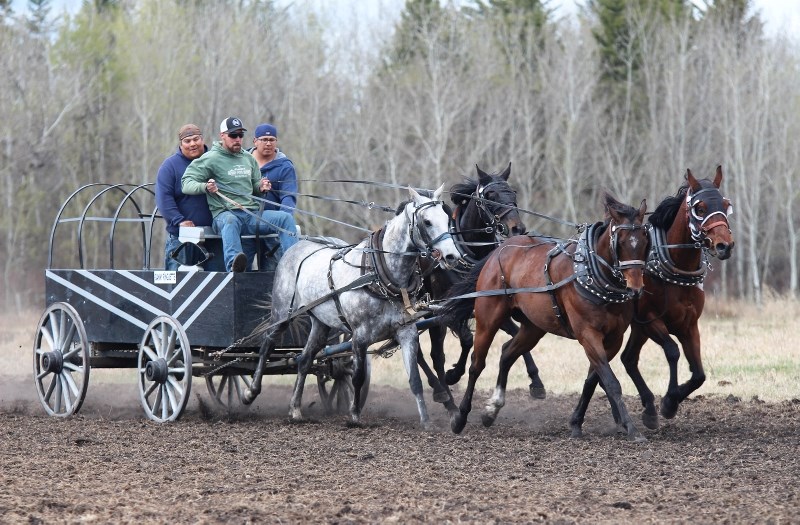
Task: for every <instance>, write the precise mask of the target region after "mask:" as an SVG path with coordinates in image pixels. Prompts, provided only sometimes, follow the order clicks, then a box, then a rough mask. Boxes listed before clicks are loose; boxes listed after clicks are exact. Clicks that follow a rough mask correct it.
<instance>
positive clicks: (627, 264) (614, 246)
mask: <svg viewBox="0 0 800 525" xmlns="http://www.w3.org/2000/svg"><path fill="white" fill-rule="evenodd" d="M647 229H648V226H647V225H645V224H612V225H611V236H610V238H609V242H610V245H611V246H610V247H611V258H612V263H613V268H612V269H611V271H612V272H614V274H615V275H617V277H619V275H618V272H621V271H622V270H626V269H628V268H644V267H645V264H646V261H644V260H642V259H629V260H625V261H620V260H619V235H618V234H619V232H620V231H625V230H630V231H636V230H645V235H647ZM631 242H632V243H633V246H632V247H633V249H634V250H635V249H636V244H635V243H636V242H637V241H636V238H635V237H634V238H633V239H631ZM645 242H646V241H645Z"/></svg>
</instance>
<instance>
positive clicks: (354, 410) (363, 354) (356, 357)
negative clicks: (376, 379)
mask: <svg viewBox="0 0 800 525" xmlns="http://www.w3.org/2000/svg"><path fill="white" fill-rule="evenodd" d="M399 342H400V341H399V340H398V343H399ZM352 344H353V402H352V404H351V405H350V424H351V425H360V424H361V388H362V387H363V386H364V381H366V378H367V348H368V347H369V342H368V339H366V338H365V336H364V333H363V330H356V331H354V332H353V338H352ZM414 369H415V370H416V366H415V367H414ZM417 377H419V370H417Z"/></svg>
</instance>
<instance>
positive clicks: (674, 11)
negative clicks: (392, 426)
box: [588, 0, 692, 85]
mask: <svg viewBox="0 0 800 525" xmlns="http://www.w3.org/2000/svg"><path fill="white" fill-rule="evenodd" d="M588 7H589V9H590V11H591V12H592V13H594V15H595V16H596V17H597V22H598V24H597V26H596V27H595V28H594V29H593V31H592V34H593V35H594V38H595V40H596V41H597V45H598V47H599V51H600V58H601V61H602V66H603V77H604V79H605V80H606V81H607V84H610V85H614V84H620V83H626V82H628V81H629V80H630V79H631V78H632V77H635V76H636V73H637V71H638V70H639V68H640V66H641V53H640V42H639V39H640V38H641V37H642V36H644V35H646V34H647V33H648V32H649V31H651V30H652V29H653V28H654V27H657V26H658V25H660V24H663V23H665V22H668V21H670V20H676V19H680V18H681V17H685V16H689V15H690V13H691V9H692V7H691V4H690V3H689V2H688V1H687V0H590V1H589V3H588Z"/></svg>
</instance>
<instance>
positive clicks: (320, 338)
mask: <svg viewBox="0 0 800 525" xmlns="http://www.w3.org/2000/svg"><path fill="white" fill-rule="evenodd" d="M329 332H330V328H328V327H327V326H326V325H324V324H322V323H321V322H320V321H319V320H318V319H317V318H316V317H314V316H313V315H312V316H311V331H310V332H309V334H308V341H307V342H306V346H305V347H304V348H303V351H302V352H301V353H300V355H299V356H298V357H297V377H296V378H295V382H294V390H293V391H292V399H291V401H289V417H290V418H291V419H292V420H293V421H300V420H302V419H303V414H302V412H301V410H300V405H301V403H302V401H303V387H304V386H305V383H306V376H307V375H308V371H309V370H310V369H311V363H313V362H314V356H316V355H317V352H318V351H319V350H320V349H321V348H322V347H324V346H325V342H326V341H327V340H328V334H329Z"/></svg>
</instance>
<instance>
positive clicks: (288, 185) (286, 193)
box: [278, 161, 297, 213]
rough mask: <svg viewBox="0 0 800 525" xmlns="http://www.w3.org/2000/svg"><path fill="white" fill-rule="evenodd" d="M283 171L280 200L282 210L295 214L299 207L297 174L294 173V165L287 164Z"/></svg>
mask: <svg viewBox="0 0 800 525" xmlns="http://www.w3.org/2000/svg"><path fill="white" fill-rule="evenodd" d="M284 166H285V167H284V169H282V170H281V171H282V173H281V180H280V186H278V189H279V190H280V192H279V193H278V198H279V199H280V203H281V208H280V209H281V210H282V211H285V212H287V213H293V212H294V209H295V207H297V173H295V171H294V164H292V162H291V161H290V162H287V163H286V164H285V165H284Z"/></svg>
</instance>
